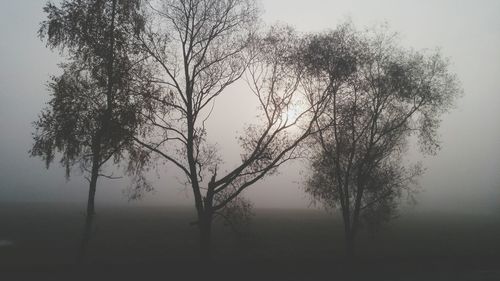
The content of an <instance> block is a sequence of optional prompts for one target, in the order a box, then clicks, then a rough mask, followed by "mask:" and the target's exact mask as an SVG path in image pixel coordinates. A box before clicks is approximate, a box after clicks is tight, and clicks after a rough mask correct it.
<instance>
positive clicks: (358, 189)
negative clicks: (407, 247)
mask: <svg viewBox="0 0 500 281" xmlns="http://www.w3.org/2000/svg"><path fill="white" fill-rule="evenodd" d="M306 50H307V51H305V52H304V55H303V61H304V63H305V65H306V68H307V72H308V76H309V77H310V79H311V84H314V85H322V86H320V88H322V89H327V90H328V92H329V95H331V98H330V99H329V104H328V107H327V108H328V109H327V110H326V111H325V114H323V115H322V116H321V118H319V119H317V122H316V126H317V128H318V131H319V132H318V133H317V134H315V135H314V138H313V141H312V142H311V147H312V157H311V173H310V175H309V176H308V178H307V181H306V188H305V190H306V192H308V193H309V194H310V195H311V196H312V198H313V199H314V200H316V201H317V202H320V203H322V204H324V206H326V207H327V208H339V209H340V210H341V213H342V218H343V222H344V230H345V231H344V232H345V237H346V242H347V247H348V252H349V253H350V254H352V253H353V251H354V240H355V237H356V234H357V233H358V229H359V226H360V224H361V223H365V224H368V225H370V224H371V225H373V224H375V225H376V224H378V223H380V222H383V221H386V220H388V219H390V218H391V216H392V214H393V212H394V210H395V208H396V207H397V202H396V200H397V199H398V198H399V197H400V196H401V194H402V192H403V191H404V190H406V191H408V192H410V193H411V192H412V188H411V187H412V184H413V183H415V180H416V177H417V176H418V175H420V174H421V173H422V169H421V167H420V165H418V164H417V165H414V166H408V165H405V164H404V162H403V160H402V159H403V156H404V154H405V152H406V150H407V144H408V141H409V138H410V137H411V136H413V135H417V136H418V139H419V143H420V147H421V150H422V151H423V152H425V153H435V152H436V150H437V149H438V148H439V143H438V140H437V129H438V126H439V121H440V119H439V117H440V115H441V114H442V113H444V112H446V111H447V110H448V109H449V108H450V106H451V105H452V102H453V101H454V99H455V98H456V96H457V93H459V91H460V90H459V86H458V84H457V80H456V78H455V76H454V75H452V74H450V73H449V70H448V63H447V62H446V60H444V59H443V58H442V57H441V55H440V54H439V52H436V53H432V54H429V55H427V54H424V53H420V52H414V51H408V50H405V49H403V48H401V47H400V46H398V45H397V40H396V39H395V35H394V34H391V33H389V32H388V31H387V30H386V29H381V30H380V29H379V30H377V29H375V30H371V31H367V32H358V31H356V30H355V29H354V27H353V26H352V25H351V24H350V23H347V24H344V25H342V26H340V27H339V28H337V29H336V30H334V31H332V32H329V33H324V34H321V35H314V36H310V37H309V40H308V47H307V48H306ZM339 77H341V79H338V78H339Z"/></svg>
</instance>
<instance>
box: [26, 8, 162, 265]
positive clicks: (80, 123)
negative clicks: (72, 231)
mask: <svg viewBox="0 0 500 281" xmlns="http://www.w3.org/2000/svg"><path fill="white" fill-rule="evenodd" d="M44 12H45V13H46V14H47V20H46V21H44V22H42V24H41V27H40V30H39V36H40V38H41V39H43V40H45V41H46V42H47V46H48V47H50V48H52V49H54V48H57V49H59V50H60V52H61V53H62V54H64V55H65V56H66V58H67V62H66V63H62V64H61V65H60V67H61V69H62V70H63V73H62V74H61V75H60V76H57V77H52V80H51V82H50V83H49V84H48V88H49V91H50V92H51V94H52V98H51V100H50V101H49V103H48V106H47V107H46V108H45V109H44V110H43V111H42V113H41V115H40V117H39V119H38V121H36V122H35V123H34V126H35V133H34V134H33V138H34V144H33V148H32V149H31V151H30V153H31V155H32V156H38V157H42V158H43V159H44V160H45V162H46V164H47V167H48V166H49V164H50V163H51V162H52V161H53V160H54V158H56V155H58V154H60V156H61V159H60V161H61V163H62V165H64V166H65V167H66V176H67V177H69V176H70V171H71V168H72V167H73V166H75V165H78V166H79V168H80V169H81V170H82V171H84V173H85V174H86V175H87V176H86V178H87V180H88V181H89V195H88V203H87V213H86V222H85V226H84V230H83V237H82V244H81V247H80V250H79V254H78V256H79V259H80V260H81V259H82V258H83V257H84V254H85V249H86V247H87V243H88V241H89V238H90V232H91V227H92V222H93V217H94V213H95V207H94V198H95V193H96V186H97V180H98V178H99V177H101V176H102V177H107V178H113V177H112V176H109V175H105V174H104V173H103V168H104V165H105V164H106V163H107V162H109V160H110V159H113V161H114V163H118V162H119V161H120V160H121V159H122V158H123V157H124V153H125V152H126V151H130V152H133V153H132V155H136V154H137V151H136V149H135V148H134V142H133V135H134V134H135V133H136V131H137V128H138V126H139V125H140V124H141V122H142V120H141V115H140V114H139V113H140V110H141V107H142V106H143V105H142V104H141V102H142V101H143V99H140V98H134V97H136V96H139V94H142V93H144V92H147V91H152V90H153V89H154V87H150V85H147V83H143V81H141V83H138V82H137V79H133V77H140V76H142V75H146V74H145V73H147V68H146V67H145V65H144V64H142V63H141V62H142V61H143V60H144V58H143V57H142V55H141V54H140V52H138V51H137V44H136V42H135V40H134V38H135V35H137V34H139V33H140V32H141V30H142V28H143V24H144V19H143V17H142V14H141V12H140V0H83V1H63V2H62V3H61V5H60V7H57V6H56V5H54V4H52V3H50V2H49V3H48V4H47V5H46V6H45V7H44ZM138 166H141V165H140V164H138V165H135V166H131V169H130V170H129V172H130V173H131V174H134V173H135V175H136V176H137V177H136V179H138V181H137V182H139V183H141V184H147V183H146V182H145V181H144V178H143V177H142V176H140V170H141V169H140V168H137V167H138Z"/></svg>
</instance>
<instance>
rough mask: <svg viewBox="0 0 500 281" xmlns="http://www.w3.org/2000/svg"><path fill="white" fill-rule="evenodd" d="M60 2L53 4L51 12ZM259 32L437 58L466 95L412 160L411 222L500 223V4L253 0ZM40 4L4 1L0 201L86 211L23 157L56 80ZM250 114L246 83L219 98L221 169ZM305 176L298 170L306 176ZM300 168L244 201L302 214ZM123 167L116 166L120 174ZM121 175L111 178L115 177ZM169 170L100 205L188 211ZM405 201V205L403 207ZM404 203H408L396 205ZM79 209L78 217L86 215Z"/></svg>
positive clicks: (104, 196) (56, 168) (77, 182)
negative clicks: (375, 44)
mask: <svg viewBox="0 0 500 281" xmlns="http://www.w3.org/2000/svg"><path fill="white" fill-rule="evenodd" d="M55 2H57V1H55ZM260 3H261V7H262V8H263V10H264V11H263V12H264V14H263V19H264V23H265V24H273V23H277V22H278V23H288V24H291V25H292V26H294V27H295V28H296V29H297V30H298V31H299V32H310V31H323V30H327V29H329V28H331V29H333V28H335V27H336V26H337V24H339V23H341V22H343V21H345V20H346V19H350V20H352V22H353V23H354V24H355V25H356V26H357V27H358V28H363V27H370V26H373V25H375V24H383V23H385V22H387V23H388V24H389V26H390V30H392V31H395V32H398V33H399V34H400V38H401V44H402V45H403V46H405V47H408V48H414V49H416V50H422V49H435V48H440V49H441V51H442V53H443V54H444V56H446V57H449V58H450V61H451V67H450V70H451V71H452V72H454V73H456V74H457V76H458V79H459V80H460V81H461V83H462V88H463V91H464V95H463V97H461V98H460V99H459V100H458V102H457V104H456V106H455V108H454V109H453V110H452V111H451V112H450V113H448V114H446V115H444V116H443V120H442V124H441V128H440V135H441V146H442V149H441V150H440V151H439V152H438V154H437V155H436V156H426V157H422V156H421V155H419V154H418V153H417V151H416V149H414V148H410V152H409V155H410V156H409V160H410V161H422V163H423V165H424V167H426V168H427V170H426V173H425V174H424V175H423V176H422V177H421V178H420V185H421V191H420V193H419V194H418V195H417V196H416V199H417V201H418V203H417V205H415V206H409V208H411V210H412V211H442V212H458V213H464V212H465V213H485V214H492V213H496V214H498V213H500V149H499V147H500V124H499V121H500V17H499V16H498V15H499V14H498V12H499V11H500V1H494V0H493V1H486V0H484V1H472V0H471V1H453V0H446V1H445V0H439V1H432V0H426V1H409V0H405V1H397V0H393V1H389V0H384V1H370V0H356V1H332V0H323V1H322V0H308V1H290V0H261V1H260ZM44 5H45V1H44V0H23V1H12V0H0V202H71V203H75V204H81V206H82V207H83V206H84V205H85V203H86V197H87V193H88V183H87V182H86V181H85V179H84V178H83V177H82V176H81V173H80V172H79V171H77V170H75V171H74V172H73V173H72V177H71V178H70V180H69V181H66V179H65V177H64V168H62V167H61V166H60V165H59V163H58V162H57V161H56V162H54V163H53V165H52V166H51V167H50V169H49V170H46V169H45V165H44V162H43V161H42V160H41V159H37V158H30V157H29V156H28V151H29V149H30V147H31V145H32V137H31V133H32V132H33V127H32V124H31V123H32V122H33V121H35V120H36V119H37V115H38V114H39V112H40V111H41V109H42V108H43V107H44V106H45V103H46V102H47V101H48V100H49V92H48V91H47V87H46V82H47V81H48V80H49V77H50V76H51V75H57V74H59V73H60V70H59V69H58V66H57V64H58V63H59V62H61V61H62V57H61V56H60V54H59V53H58V52H52V51H51V50H49V49H47V48H46V47H45V45H44V43H43V42H41V41H40V40H39V39H38V37H37V31H38V28H39V23H40V22H41V21H43V20H44V18H45V15H44V13H43V12H42V7H43V6H44ZM255 108H256V103H255V102H254V100H253V97H252V95H251V94H250V92H249V90H248V89H247V87H246V85H245V83H244V82H240V83H237V84H236V85H234V86H233V87H231V88H230V89H228V90H227V91H226V93H225V94H223V95H222V96H221V98H220V100H218V102H217V103H216V105H215V109H214V114H213V116H212V119H211V120H210V124H209V127H208V130H209V139H210V140H211V141H212V142H214V143H217V145H218V147H219V148H220V153H221V155H222V158H223V159H225V160H227V162H228V163H227V165H228V166H231V164H234V163H236V161H238V159H239V146H238V142H237V137H238V135H239V134H240V133H241V132H242V130H243V129H244V127H245V126H244V125H245V124H248V123H250V122H255V119H254V117H255V114H256V111H255ZM303 167H305V166H303ZM303 167H302V166H301V165H300V163H292V164H290V165H288V166H285V167H283V168H282V169H281V170H280V174H279V175H277V176H273V177H268V178H266V179H265V180H263V181H260V182H258V183H257V184H256V185H255V186H253V187H250V188H249V189H248V190H247V191H246V192H245V193H244V195H245V196H246V197H247V198H248V199H250V200H251V201H252V202H253V203H254V206H255V207H256V208H308V207H309V205H310V200H309V198H308V196H307V195H306V194H305V193H304V192H303V191H302V186H301V180H302V175H301V170H303ZM122 168H123V167H122ZM121 171H122V169H120V168H118V169H117V170H116V171H115V175H119V173H120V172H121ZM179 175H180V174H179V173H176V171H175V169H174V168H173V167H172V166H170V165H166V166H162V165H159V166H158V169H157V171H154V170H153V171H152V172H151V173H150V178H151V180H153V182H154V187H155V191H154V192H151V193H149V194H146V196H145V198H144V199H143V200H141V201H134V202H128V199H127V197H126V196H125V195H124V193H123V191H124V189H126V188H127V186H128V184H129V181H128V179H127V178H126V177H125V178H123V179H121V180H107V179H104V178H101V179H99V182H98V190H97V198H96V201H97V202H96V205H97V210H99V207H100V206H102V205H103V204H133V205H141V204H145V205H146V204H150V205H160V204H162V205H171V206H176V205H189V206H192V198H191V192H190V190H189V189H188V188H186V187H184V186H183V184H182V182H183V180H184V179H183V178H182V177H181V176H179ZM403 199H404V198H403ZM403 201H404V200H403ZM82 210H83V209H82Z"/></svg>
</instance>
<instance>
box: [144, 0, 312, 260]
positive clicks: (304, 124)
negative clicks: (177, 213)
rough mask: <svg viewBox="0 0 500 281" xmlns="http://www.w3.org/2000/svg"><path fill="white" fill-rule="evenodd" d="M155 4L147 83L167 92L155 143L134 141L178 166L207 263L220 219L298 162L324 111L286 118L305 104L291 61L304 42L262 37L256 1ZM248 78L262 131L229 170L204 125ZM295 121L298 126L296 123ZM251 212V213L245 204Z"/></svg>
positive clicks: (245, 142) (274, 34)
mask: <svg viewBox="0 0 500 281" xmlns="http://www.w3.org/2000/svg"><path fill="white" fill-rule="evenodd" d="M161 3H162V4H163V5H162V6H161V7H157V6H155V5H154V4H151V12H152V14H153V15H155V17H156V18H155V20H154V21H153V22H152V23H150V24H149V25H148V27H147V31H146V33H145V34H144V35H143V36H141V37H140V38H141V41H142V43H143V47H144V51H145V52H146V53H147V54H149V55H150V56H151V58H152V61H153V62H154V63H155V64H156V66H157V71H156V75H155V76H154V77H151V78H150V80H151V81H153V82H154V83H156V84H157V85H159V86H161V87H162V88H163V91H162V92H161V93H160V94H159V95H152V96H148V97H145V98H147V99H149V100H154V101H156V103H155V106H154V107H153V108H151V110H150V111H145V112H144V116H145V118H147V119H148V120H149V125H150V126H151V127H152V128H154V129H151V130H150V132H152V133H151V134H148V135H146V137H142V138H141V137H137V138H136V141H137V142H138V143H140V144H141V145H143V146H144V147H146V148H148V149H150V150H151V151H154V152H156V153H157V154H158V155H160V156H161V157H162V158H164V159H166V160H167V161H168V162H170V163H172V164H173V165H174V166H176V167H177V168H178V169H180V171H182V172H183V174H184V175H185V176H186V179H187V185H189V186H190V187H191V189H192V191H193V195H194V204H195V207H196V211H197V217H198V220H197V222H196V224H197V226H198V228H199V232H200V253H201V256H202V258H203V259H209V258H210V249H211V246H210V241H211V228H212V222H213V219H214V217H216V216H223V217H225V216H226V215H228V214H235V213H236V214H241V212H235V207H236V206H235V204H237V203H238V202H245V201H242V200H241V197H239V196H240V195H241V193H242V192H243V191H244V190H245V189H246V188H247V187H249V186H251V185H252V184H254V183H255V182H257V181H258V180H260V179H262V178H264V177H265V176H266V175H270V174H272V173H274V172H275V171H276V169H277V168H278V167H279V166H280V165H281V164H283V163H284V162H286V161H288V160H290V159H293V158H295V157H296V155H297V147H298V144H299V143H300V142H301V141H302V140H304V139H305V138H306V137H307V136H308V135H309V134H310V133H311V130H312V124H313V123H312V120H313V119H315V114H317V112H320V111H321V109H320V107H321V103H320V102H319V100H318V101H313V102H312V105H311V107H315V109H316V110H314V111H313V110H312V109H311V108H306V109H304V110H303V112H301V114H297V116H296V118H289V114H287V111H289V110H290V109H292V107H293V104H294V103H295V101H296V99H297V98H298V96H299V95H300V94H301V91H300V90H299V89H300V87H299V86H300V83H299V82H300V77H301V71H300V68H298V67H297V64H296V63H293V62H294V60H293V59H292V58H293V57H294V56H296V55H295V53H296V52H297V47H298V39H297V36H296V35H295V34H294V33H293V31H292V30H290V29H288V28H274V29H272V30H271V31H270V32H269V33H268V34H266V35H265V36H258V35H257V33H256V28H257V23H258V9H257V8H256V6H255V3H254V2H253V1H250V0H193V1H174V0H167V1H162V2H161ZM243 77H246V78H247V81H248V84H249V85H250V86H251V88H252V90H253V93H254V94H255V97H256V98H257V100H258V102H259V104H260V112H261V115H260V117H261V119H262V120H263V122H262V123H260V124H255V125H252V126H249V128H247V130H246V134H245V135H243V136H241V137H240V138H239V141H240V144H241V146H242V149H243V151H242V153H241V162H240V163H239V164H238V165H236V166H235V167H233V168H231V169H229V170H221V167H222V166H223V165H225V163H224V162H223V160H222V159H221V157H220V156H219V154H218V153H217V149H216V147H215V146H214V145H211V144H210V143H209V141H208V131H207V128H206V126H205V124H206V121H207V120H208V118H209V117H210V115H211V113H212V111H213V110H214V103H215V101H216V100H217V98H218V97H219V96H220V95H221V94H222V93H224V92H225V90H226V88H227V87H228V86H229V85H232V84H233V83H234V82H236V81H238V80H240V79H242V78H243ZM292 119H293V120H292ZM244 206H245V207H246V208H247V209H248V206H249V205H248V204H244Z"/></svg>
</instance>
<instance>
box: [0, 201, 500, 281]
mask: <svg viewBox="0 0 500 281" xmlns="http://www.w3.org/2000/svg"><path fill="white" fill-rule="evenodd" d="M194 218H195V217H194V212H193V211H192V210H191V209H189V208H180V207H179V208H173V207H137V206H122V207H101V206H100V207H99V208H98V213H97V216H96V227H95V230H94V233H93V237H92V240H91V242H90V247H89V250H88V261H87V262H88V264H89V265H94V267H99V266H101V267H106V268H109V267H110V266H111V267H112V266H116V267H120V270H122V268H123V267H126V268H127V269H131V268H133V267H137V268H142V267H144V266H149V267H154V268H156V267H159V268H164V267H165V266H167V267H168V266H169V265H170V267H172V268H176V267H178V266H179V265H187V264H192V263H193V262H195V261H197V257H198V252H197V250H198V241H197V238H198V237H197V234H198V233H197V229H196V228H195V227H193V226H190V224H189V223H190V222H192V221H194ZM83 220H84V215H83V209H82V208H81V206H75V205H69V204H68V205H62V204H41V203H33V204H27V203H23V204H13V203H9V204H5V203H2V204H0V221H1V226H0V241H1V240H6V241H11V242H13V245H7V246H0V270H1V271H3V272H13V271H14V272H22V271H27V270H36V269H44V268H70V267H71V266H72V264H73V263H74V260H75V255H76V249H77V247H78V244H79V239H80V235H81V230H82V227H83ZM213 235H214V239H213V248H214V250H213V255H214V263H216V264H220V265H223V266H227V264H230V265H231V268H232V269H237V268H239V267H241V266H243V267H244V268H246V269H248V265H249V264H252V265H253V268H259V266H260V267H263V266H264V267H265V266H269V267H273V268H275V269H276V271H277V272H280V268H281V271H283V270H286V271H288V272H292V273H293V272H295V273H293V276H295V277H298V276H302V275H300V274H303V275H304V277H305V276H306V275H307V276H309V275H308V274H309V273H307V272H308V271H312V272H318V270H319V271H324V272H327V271H328V272H329V271H330V270H333V272H343V274H344V275H351V272H352V268H355V270H354V274H355V275H356V274H364V273H367V272H374V271H376V272H378V273H380V272H399V273H400V275H401V276H405V277H411V276H413V277H415V278H417V279H404V280H453V279H448V277H450V275H449V274H456V275H457V276H459V277H463V278H465V277H467V276H469V277H470V276H472V277H471V279H463V280H500V278H499V277H500V274H499V273H500V263H499V262H500V220H499V217H495V216H484V215H456V214H455V215H452V214H430V213H429V214H428V215H415V214H413V215H412V214H404V215H401V216H400V217H399V218H398V219H396V220H394V221H393V222H391V223H390V224H388V225H386V226H385V227H384V228H383V229H381V230H380V231H379V232H378V233H369V232H361V233H360V236H359V239H358V243H357V259H356V261H355V262H351V263H349V264H347V263H346V262H345V259H344V252H343V250H344V244H343V236H342V224H341V220H340V219H339V218H338V217H335V216H332V215H328V214H326V213H324V212H322V211H319V210H256V211H255V216H254V217H253V220H252V223H251V225H249V226H248V228H247V229H245V231H244V232H243V233H242V234H241V235H235V234H234V233H233V232H232V231H231V230H230V229H229V228H227V227H224V226H223V225H222V224H220V223H219V224H217V225H216V226H215V229H214V234H213ZM324 272H323V273H324ZM409 272H411V273H412V274H411V275H409V274H408V273H409ZM419 272H424V273H425V272H427V273H432V275H433V276H434V277H436V278H439V277H440V276H441V277H442V278H444V279H429V278H425V279H419V277H418V276H419V275H418V273H419ZM439 274H441V275H439ZM467 274H469V275H467ZM471 274H472V275H471ZM363 276H364V275H363ZM476 277H477V278H479V279H476ZM450 278H451V277H450ZM467 278H468V277H467ZM483 278H484V279H483ZM488 278H490V279H488ZM240 279H241V278H240ZM286 279H288V278H286ZM299 279H300V278H299ZM271 280H274V279H271ZM380 280H392V279H380Z"/></svg>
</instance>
